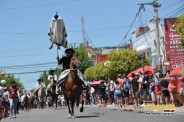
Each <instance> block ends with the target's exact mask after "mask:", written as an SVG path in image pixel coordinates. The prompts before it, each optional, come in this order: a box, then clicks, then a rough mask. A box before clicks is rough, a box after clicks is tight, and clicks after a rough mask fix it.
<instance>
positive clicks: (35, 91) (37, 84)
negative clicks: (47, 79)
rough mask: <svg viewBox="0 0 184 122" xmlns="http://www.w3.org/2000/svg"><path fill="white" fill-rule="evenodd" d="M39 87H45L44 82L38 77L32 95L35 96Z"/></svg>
mask: <svg viewBox="0 0 184 122" xmlns="http://www.w3.org/2000/svg"><path fill="white" fill-rule="evenodd" d="M41 87H45V84H44V83H42V79H38V80H37V83H36V85H35V90H34V95H36V96H37V92H38V90H39V89H40V88H41Z"/></svg>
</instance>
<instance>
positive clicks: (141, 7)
mask: <svg viewBox="0 0 184 122" xmlns="http://www.w3.org/2000/svg"><path fill="white" fill-rule="evenodd" d="M141 9H144V8H143V6H140V7H139V10H138V12H137V13H136V15H135V18H134V20H133V22H132V24H131V25H130V27H129V29H128V31H127V33H126V34H125V36H124V38H123V39H122V41H121V42H120V43H119V44H118V46H120V45H121V43H122V42H123V41H124V40H125V39H126V37H127V35H128V33H129V32H130V29H131V28H132V26H133V24H134V22H135V20H136V18H137V16H138V15H139V13H140V11H141Z"/></svg>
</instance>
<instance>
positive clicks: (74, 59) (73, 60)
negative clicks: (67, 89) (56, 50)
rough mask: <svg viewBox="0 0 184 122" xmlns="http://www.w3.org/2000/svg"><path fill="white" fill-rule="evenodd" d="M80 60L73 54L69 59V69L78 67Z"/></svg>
mask: <svg viewBox="0 0 184 122" xmlns="http://www.w3.org/2000/svg"><path fill="white" fill-rule="evenodd" d="M79 64H80V61H79V59H78V58H77V57H75V56H73V57H72V58H71V61H70V69H76V68H78V67H79Z"/></svg>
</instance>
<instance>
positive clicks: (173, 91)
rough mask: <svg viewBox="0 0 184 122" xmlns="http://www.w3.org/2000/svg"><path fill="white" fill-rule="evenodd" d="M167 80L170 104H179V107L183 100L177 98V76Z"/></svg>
mask: <svg viewBox="0 0 184 122" xmlns="http://www.w3.org/2000/svg"><path fill="white" fill-rule="evenodd" d="M167 80H169V85H168V90H169V93H170V97H171V101H172V104H174V105H175V104H176V103H177V101H178V102H179V104H180V106H182V105H183V100H182V99H181V97H180V96H179V89H178V83H179V79H178V76H173V77H170V78H167Z"/></svg>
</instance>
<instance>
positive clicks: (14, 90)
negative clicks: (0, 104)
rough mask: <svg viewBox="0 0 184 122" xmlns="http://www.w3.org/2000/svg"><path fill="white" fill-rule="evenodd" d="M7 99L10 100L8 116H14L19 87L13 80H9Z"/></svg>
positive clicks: (18, 97)
mask: <svg viewBox="0 0 184 122" xmlns="http://www.w3.org/2000/svg"><path fill="white" fill-rule="evenodd" d="M8 92H9V94H8V99H9V102H10V118H12V117H14V118H16V112H17V103H18V101H19V99H20V94H19V87H18V85H17V83H16V82H15V81H11V82H10V87H9V88H8Z"/></svg>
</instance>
